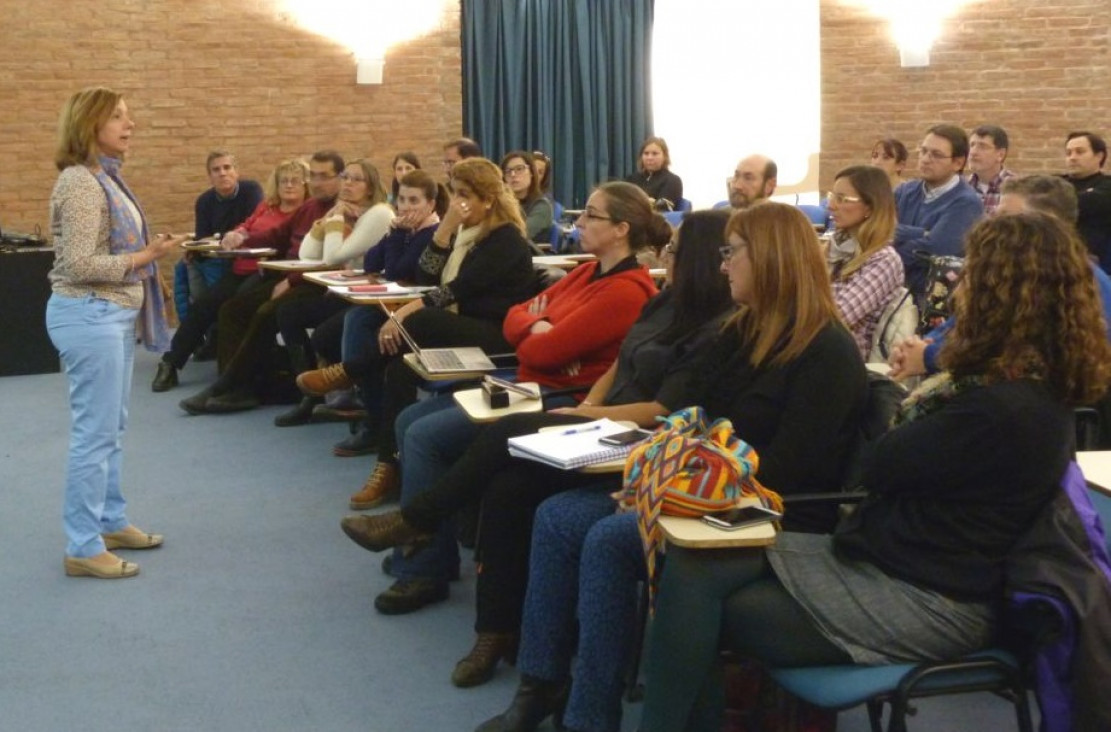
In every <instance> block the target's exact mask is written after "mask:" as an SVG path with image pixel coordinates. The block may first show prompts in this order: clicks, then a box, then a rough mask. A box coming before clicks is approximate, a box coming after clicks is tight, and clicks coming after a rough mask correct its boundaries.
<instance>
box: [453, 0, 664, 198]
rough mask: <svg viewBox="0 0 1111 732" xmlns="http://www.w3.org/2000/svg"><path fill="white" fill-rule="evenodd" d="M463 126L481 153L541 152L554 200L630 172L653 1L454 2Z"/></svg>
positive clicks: (643, 105) (645, 123) (645, 102)
mask: <svg viewBox="0 0 1111 732" xmlns="http://www.w3.org/2000/svg"><path fill="white" fill-rule="evenodd" d="M462 3H463V5H462V7H463V21H462V29H463V124H464V131H465V133H466V134H467V135H468V136H470V137H472V138H474V139H475V140H476V141H477V142H478V143H479V144H480V145H481V146H482V150H483V151H484V152H485V154H486V155H487V157H489V158H491V159H493V160H495V161H496V160H498V159H500V158H501V156H502V155H504V154H505V153H506V152H508V151H510V150H516V149H526V150H543V151H544V152H546V153H548V154H549V155H550V156H551V157H552V162H553V164H554V166H555V178H554V181H553V189H552V195H553V197H554V198H555V199H556V200H557V201H559V202H560V203H562V204H563V205H564V206H566V207H569V208H580V207H581V206H582V205H583V204H584V203H585V201H586V198H587V196H588V195H589V194H590V190H591V188H592V187H593V186H594V185H596V184H597V183H600V182H602V181H606V180H610V179H613V178H624V177H625V176H627V175H629V174H630V173H632V172H633V171H634V170H635V169H636V155H637V149H638V148H639V147H640V143H641V142H642V141H643V140H644V138H646V137H648V136H649V135H650V134H651V133H652V95H651V83H650V81H651V74H650V64H649V61H650V56H651V39H652V3H653V0H462Z"/></svg>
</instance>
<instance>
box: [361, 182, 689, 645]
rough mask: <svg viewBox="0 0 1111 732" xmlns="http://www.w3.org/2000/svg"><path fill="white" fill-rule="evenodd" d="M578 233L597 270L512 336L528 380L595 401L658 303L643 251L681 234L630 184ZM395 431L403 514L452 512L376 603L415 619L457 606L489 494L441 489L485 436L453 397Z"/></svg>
mask: <svg viewBox="0 0 1111 732" xmlns="http://www.w3.org/2000/svg"><path fill="white" fill-rule="evenodd" d="M576 225H577V226H578V227H579V229H580V231H581V232H582V243H583V249H584V250H585V251H587V252H590V253H592V254H594V255H595V256H596V257H597V261H595V262H589V263H586V264H583V265H581V266H579V267H578V268H576V269H575V270H574V271H573V272H571V273H570V274H569V275H567V277H565V278H563V279H562V280H560V281H559V282H557V283H556V284H555V285H553V286H552V287H549V288H548V289H546V290H545V291H544V292H542V293H540V294H539V295H537V296H536V297H535V298H533V299H532V300H529V301H527V302H524V303H521V304H519V305H515V306H514V307H513V308H511V309H510V311H509V313H508V315H507V316H506V319H505V322H504V327H503V333H504V335H505V337H506V339H507V340H508V341H509V342H510V343H512V344H513V345H514V347H515V348H516V351H517V355H518V358H519V360H520V367H519V371H518V375H519V377H520V379H521V380H522V381H536V382H539V383H540V384H541V385H542V386H544V387H547V388H558V387H574V386H582V387H583V391H584V392H585V391H586V390H587V389H588V388H589V386H590V384H592V383H593V382H594V381H596V380H597V379H598V378H599V377H600V376H602V375H603V374H604V373H606V371H607V370H608V369H609V367H610V364H611V363H612V362H613V361H614V359H615V358H616V357H617V351H618V348H619V347H620V344H621V341H622V340H623V339H624V337H625V334H626V333H627V332H628V330H629V328H630V327H631V326H632V324H633V322H634V321H635V320H636V319H637V317H638V315H639V314H640V310H641V308H642V307H643V306H644V304H645V303H646V302H647V301H648V299H649V298H650V297H651V296H653V295H655V294H656V287H655V285H654V284H653V283H652V280H651V278H650V277H649V275H648V272H647V271H646V270H645V269H644V268H643V267H641V266H640V265H639V264H637V261H636V252H637V251H639V250H640V249H643V248H645V247H648V246H653V245H655V246H659V245H662V244H663V243H665V242H667V241H668V240H669V239H670V236H671V228H670V227H669V226H668V225H667V222H666V221H665V220H664V219H663V217H661V216H660V215H659V214H656V213H654V212H653V210H652V207H651V203H650V202H649V200H648V197H647V196H646V195H645V194H644V192H643V191H641V190H640V189H639V188H637V187H636V186H633V185H631V184H628V183H606V184H603V185H602V186H600V187H599V188H598V190H596V191H595V192H594V194H593V195H591V197H590V200H589V201H588V202H587V206H586V210H585V211H584V212H583V214H582V216H580V217H579V220H578V222H577V224H576ZM394 429H395V432H396V434H397V437H398V444H399V445H401V447H402V449H401V456H402V462H401V476H400V481H401V502H402V505H403V506H405V505H407V504H408V503H409V502H411V501H412V500H413V499H414V498H416V497H417V496H418V495H421V494H422V493H426V494H427V493H431V494H434V496H435V498H436V502H437V504H439V503H440V501H442V502H443V504H444V506H445V507H444V508H443V509H442V511H439V513H438V518H439V519H440V520H439V523H438V528H437V530H436V536H435V539H434V540H433V543H432V546H431V547H429V548H428V549H426V550H425V551H422V552H420V553H419V554H416V555H414V556H411V557H407V558H406V557H402V556H401V555H400V554H399V555H397V556H395V557H394V561H393V564H392V568H391V573H392V574H393V575H394V577H396V578H397V580H398V581H397V582H396V583H394V585H393V586H392V587H390V588H389V589H388V590H386V591H385V592H383V593H382V594H381V595H379V596H378V598H377V599H376V600H375V607H376V608H377V609H378V610H379V611H380V612H383V613H387V614H398V613H407V612H412V611H414V610H417V609H419V608H421V607H423V606H424V605H427V604H429V603H431V602H436V601H438V600H443V599H445V598H446V597H447V592H448V581H449V580H450V579H451V578H452V577H453V576H454V575H455V574H456V572H457V571H458V566H459V554H458V547H457V546H456V542H455V533H454V529H453V526H452V517H453V516H454V514H455V512H456V511H457V510H458V508H460V507H461V506H463V505H465V504H467V503H469V502H470V501H472V500H474V499H475V498H476V497H477V496H476V495H472V491H474V492H477V493H479V494H480V493H481V490H482V488H483V487H482V486H467V487H465V488H460V487H458V486H447V485H440V484H438V483H437V480H438V478H439V477H440V476H441V475H442V474H443V473H445V472H446V471H447V469H448V468H450V467H451V465H452V464H453V463H454V462H455V461H456V460H457V459H458V458H459V457H460V456H462V454H463V453H464V452H465V451H466V449H467V447H468V446H469V445H470V444H471V442H472V441H473V440H474V438H475V436H476V435H477V434H478V433H479V430H480V428H479V426H478V425H475V424H474V423H472V422H471V421H470V420H469V419H468V418H467V416H466V414H465V413H463V411H462V410H460V409H459V408H457V407H455V406H454V402H453V400H452V398H451V396H450V395H445V396H441V397H436V398H433V399H426V400H424V401H421V402H418V403H417V404H414V405H412V406H411V407H409V408H407V409H406V410H405V411H403V412H402V413H401V415H400V416H399V417H398V419H397V422H396V423H395V425H394ZM378 474H379V476H380V473H378ZM394 479H395V480H396V478H394ZM372 480H374V476H372ZM430 489H432V490H430ZM423 500H424V499H423V498H422V501H423ZM383 522H385V524H398V523H403V522H404V520H403V519H402V513H401V512H399V511H393V512H390V513H386V514H380V515H378V516H374V517H370V516H363V515H355V516H349V517H348V518H346V519H344V521H343V529H344V531H345V532H346V533H347V534H348V535H349V536H350V537H351V538H352V539H353V540H354V541H356V542H359V543H361V544H362V543H364V542H363V537H364V536H365V535H367V534H373V533H376V532H378V531H379V529H380V527H381V526H382V525H384V524H383ZM495 662H496V661H495Z"/></svg>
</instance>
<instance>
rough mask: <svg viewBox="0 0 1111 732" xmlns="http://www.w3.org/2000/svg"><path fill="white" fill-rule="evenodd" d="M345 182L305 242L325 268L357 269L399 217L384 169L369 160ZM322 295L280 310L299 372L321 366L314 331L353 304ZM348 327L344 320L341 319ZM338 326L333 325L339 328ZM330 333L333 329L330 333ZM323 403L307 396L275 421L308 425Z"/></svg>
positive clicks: (351, 166)
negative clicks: (385, 184) (312, 336)
mask: <svg viewBox="0 0 1111 732" xmlns="http://www.w3.org/2000/svg"><path fill="white" fill-rule="evenodd" d="M340 180H341V181H342V184H341V186H340V192H339V198H338V199H337V200H336V205H335V206H333V207H332V210H331V211H329V212H328V213H327V214H326V215H325V216H324V217H323V218H322V219H321V220H320V221H318V222H317V223H316V224H314V225H313V227H312V230H310V231H309V234H308V235H307V236H306V237H305V238H304V240H303V241H302V242H301V249H300V251H299V258H300V259H302V260H304V261H315V260H323V261H324V263H325V264H329V265H334V266H336V267H343V268H344V269H352V268H354V267H356V266H359V265H361V264H362V260H363V258H364V257H365V256H366V254H367V253H368V252H370V251H371V250H373V249H375V248H377V247H378V246H380V243H381V242H383V241H385V239H386V236H387V235H388V234H389V231H390V227H391V225H392V224H393V221H394V218H395V216H396V214H395V212H394V209H393V206H392V205H391V204H389V203H388V202H387V201H386V191H385V188H384V187H383V185H382V181H381V178H380V176H379V174H378V169H377V168H376V167H375V166H374V164H373V163H371V162H370V161H369V160H366V159H362V160H356V161H354V162H351V163H348V164H347V166H346V167H345V168H344V171H343V172H342V173H341V174H340ZM320 295H321V296H320V297H316V298H303V299H300V300H296V301H293V302H288V303H283V304H282V305H279V306H278V310H277V313H276V316H277V319H278V331H279V332H280V333H281V334H282V342H283V343H284V344H285V347H286V351H287V352H288V353H289V361H290V366H291V367H292V368H293V373H294V374H301V373H304V372H305V371H308V370H309V369H312V368H315V367H316V362H317V354H316V353H315V351H314V350H313V347H312V341H311V340H310V338H309V330H310V329H311V330H313V331H314V332H315V329H317V328H320V327H322V326H323V325H324V324H325V323H326V322H328V320H329V319H331V318H333V317H335V318H337V320H338V319H339V318H342V316H343V313H344V312H345V311H347V310H348V309H349V308H350V307H351V306H350V304H349V303H348V302H347V301H346V300H344V299H343V298H340V297H335V296H332V295H330V294H329V293H328V292H327V291H326V290H324V289H323V288H320ZM338 322H340V323H342V320H338ZM336 327H337V326H336V324H333V325H332V328H333V329H336ZM325 331H327V329H325ZM319 403H320V400H319V399H316V398H311V397H304V398H302V399H301V401H300V403H298V404H297V406H295V407H293V408H292V409H290V410H289V411H287V412H283V413H282V414H279V415H278V416H277V417H275V418H274V425H275V426H277V427H292V426H295V425H300V424H307V423H308V422H310V421H311V420H312V414H313V409H314V408H315V407H316V405H317V404H319Z"/></svg>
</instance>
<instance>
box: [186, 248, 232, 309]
mask: <svg viewBox="0 0 1111 732" xmlns="http://www.w3.org/2000/svg"><path fill="white" fill-rule="evenodd" d="M229 270H231V262H230V261H229V260H227V259H210V258H207V257H200V256H198V257H196V258H194V259H193V261H191V262H187V261H185V259H184V258H183V259H181V260H179V261H178V263H177V264H175V265H174V307H176V308H177V318H178V320H179V321H180V320H185V316H187V315H188V314H189V303H191V302H193V301H194V300H196V299H197V298H199V297H200V296H201V295H203V294H205V293H206V292H208V288H209V287H211V286H212V285H215V284H216V283H217V282H219V281H220V280H221V279H222V278H223V277H224V275H225V274H227V272H228V271H229Z"/></svg>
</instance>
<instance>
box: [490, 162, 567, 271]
mask: <svg viewBox="0 0 1111 732" xmlns="http://www.w3.org/2000/svg"><path fill="white" fill-rule="evenodd" d="M501 169H502V175H504V176H505V184H506V185H507V186H509V190H510V191H511V192H512V193H513V196H514V198H516V199H517V202H518V203H520V204H521V215H522V216H523V217H524V219H525V235H526V236H527V237H528V239H529V241H531V242H538V243H543V244H547V243H549V242H550V241H551V239H552V224H554V223H555V220H554V218H553V216H554V210H553V208H552V202H551V201H550V200H549V199H547V198H545V197H544V195H543V194H542V193H541V192H540V176H539V175H537V173H536V167H535V164H534V163H533V159H532V153H528V152H525V151H524V150H514V151H513V152H510V153H506V156H505V157H504V158H502V159H501ZM535 251H536V253H537V254H539V253H540V250H539V249H536V250H535Z"/></svg>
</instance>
